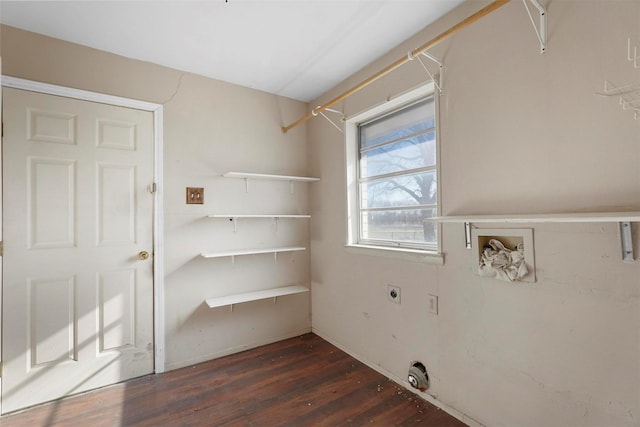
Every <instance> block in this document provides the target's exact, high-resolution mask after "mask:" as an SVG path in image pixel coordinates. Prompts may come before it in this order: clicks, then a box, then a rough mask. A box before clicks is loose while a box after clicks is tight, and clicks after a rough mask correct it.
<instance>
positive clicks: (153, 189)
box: [149, 182, 158, 194]
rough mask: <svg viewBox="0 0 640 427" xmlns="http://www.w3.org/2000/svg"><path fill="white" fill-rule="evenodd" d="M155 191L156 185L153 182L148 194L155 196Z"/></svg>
mask: <svg viewBox="0 0 640 427" xmlns="http://www.w3.org/2000/svg"><path fill="white" fill-rule="evenodd" d="M157 189H158V186H157V185H156V183H155V182H154V183H153V184H151V185H150V186H149V193H151V194H155V193H156V190H157Z"/></svg>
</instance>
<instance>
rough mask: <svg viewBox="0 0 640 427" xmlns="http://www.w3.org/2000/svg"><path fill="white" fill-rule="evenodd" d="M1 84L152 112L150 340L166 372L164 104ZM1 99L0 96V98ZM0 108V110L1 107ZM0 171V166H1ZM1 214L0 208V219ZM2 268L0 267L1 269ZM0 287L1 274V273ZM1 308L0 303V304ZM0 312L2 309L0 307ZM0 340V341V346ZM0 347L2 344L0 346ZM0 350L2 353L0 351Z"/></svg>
mask: <svg viewBox="0 0 640 427" xmlns="http://www.w3.org/2000/svg"><path fill="white" fill-rule="evenodd" d="M0 82H1V86H2V87H9V88H14V89H22V90H28V91H31V92H37V93H43V94H47V95H56V96H62V97H65V98H72V99H78V100H81V101H90V102H97V103H101V104H108V105H114V106H118V107H126V108H133V109H137V110H142V111H149V112H151V113H152V114H153V135H154V136H153V139H154V142H153V169H154V172H153V175H154V176H153V182H154V183H155V197H154V198H153V199H154V200H153V254H154V258H153V341H154V355H153V357H154V373H156V374H159V373H162V372H165V341H164V337H165V330H164V325H165V323H164V314H165V313H164V211H163V200H164V195H163V185H162V184H163V173H162V165H163V152H162V149H163V106H162V105H161V104H155V103H152V102H147V101H140V100H136V99H129V98H122V97H118V96H113V95H107V94H103V93H97V92H91V91H86V90H81V89H73V88H68V87H64V86H58V85H52V84H49V83H41V82H36V81H32V80H26V79H21V78H17V77H10V76H4V75H2V76H1V77H0ZM0 99H1V98H0ZM0 111H1V110H0ZM0 152H1V151H0ZM0 172H1V166H0ZM2 184H3V183H2V174H1V173H0V195H1V194H2V193H1V191H2ZM1 218H2V216H1V212H0V219H1ZM0 233H1V231H0ZM0 236H1V235H0ZM0 272H1V270H0ZM0 289H2V276H1V275H0ZM0 309H1V306H0ZM0 313H1V311H0ZM0 322H1V318H0ZM1 345H2V342H1V341H0V346H1ZM0 348H1V347H0ZM0 354H2V353H1V352H0Z"/></svg>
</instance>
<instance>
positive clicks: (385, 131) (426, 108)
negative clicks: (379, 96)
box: [360, 98, 435, 147]
mask: <svg viewBox="0 0 640 427" xmlns="http://www.w3.org/2000/svg"><path fill="white" fill-rule="evenodd" d="M434 127H435V109H434V103H433V98H429V99H425V100H424V101H420V102H418V103H416V104H413V105H411V106H409V107H407V108H403V109H401V110H398V111H396V112H395V113H392V114H389V115H387V116H384V117H382V118H380V119H378V120H375V121H373V122H371V123H367V124H365V125H363V126H361V127H360V147H370V146H372V145H377V144H380V143H383V142H385V141H391V140H394V139H399V138H402V137H403V136H408V135H413V134H415V133H418V132H420V131H425V130H427V129H431V128H434Z"/></svg>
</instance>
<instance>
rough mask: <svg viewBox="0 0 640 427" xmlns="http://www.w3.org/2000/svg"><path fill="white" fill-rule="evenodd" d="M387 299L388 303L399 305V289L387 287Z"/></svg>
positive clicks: (397, 287)
mask: <svg viewBox="0 0 640 427" xmlns="http://www.w3.org/2000/svg"><path fill="white" fill-rule="evenodd" d="M387 297H388V298H389V301H392V302H395V303H396V304H400V287H399V286H393V285H387Z"/></svg>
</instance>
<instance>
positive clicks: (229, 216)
mask: <svg viewBox="0 0 640 427" xmlns="http://www.w3.org/2000/svg"><path fill="white" fill-rule="evenodd" d="M207 216H208V217H209V218H225V219H228V220H229V221H231V222H233V232H234V233H235V232H236V231H238V226H237V219H238V218H273V219H274V220H275V221H276V230H277V228H278V220H279V219H280V218H311V215H308V214H307V215H297V214H295V215H293V214H273V215H268V214H267V215H265V214H257V215H256V214H212V215H207Z"/></svg>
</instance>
